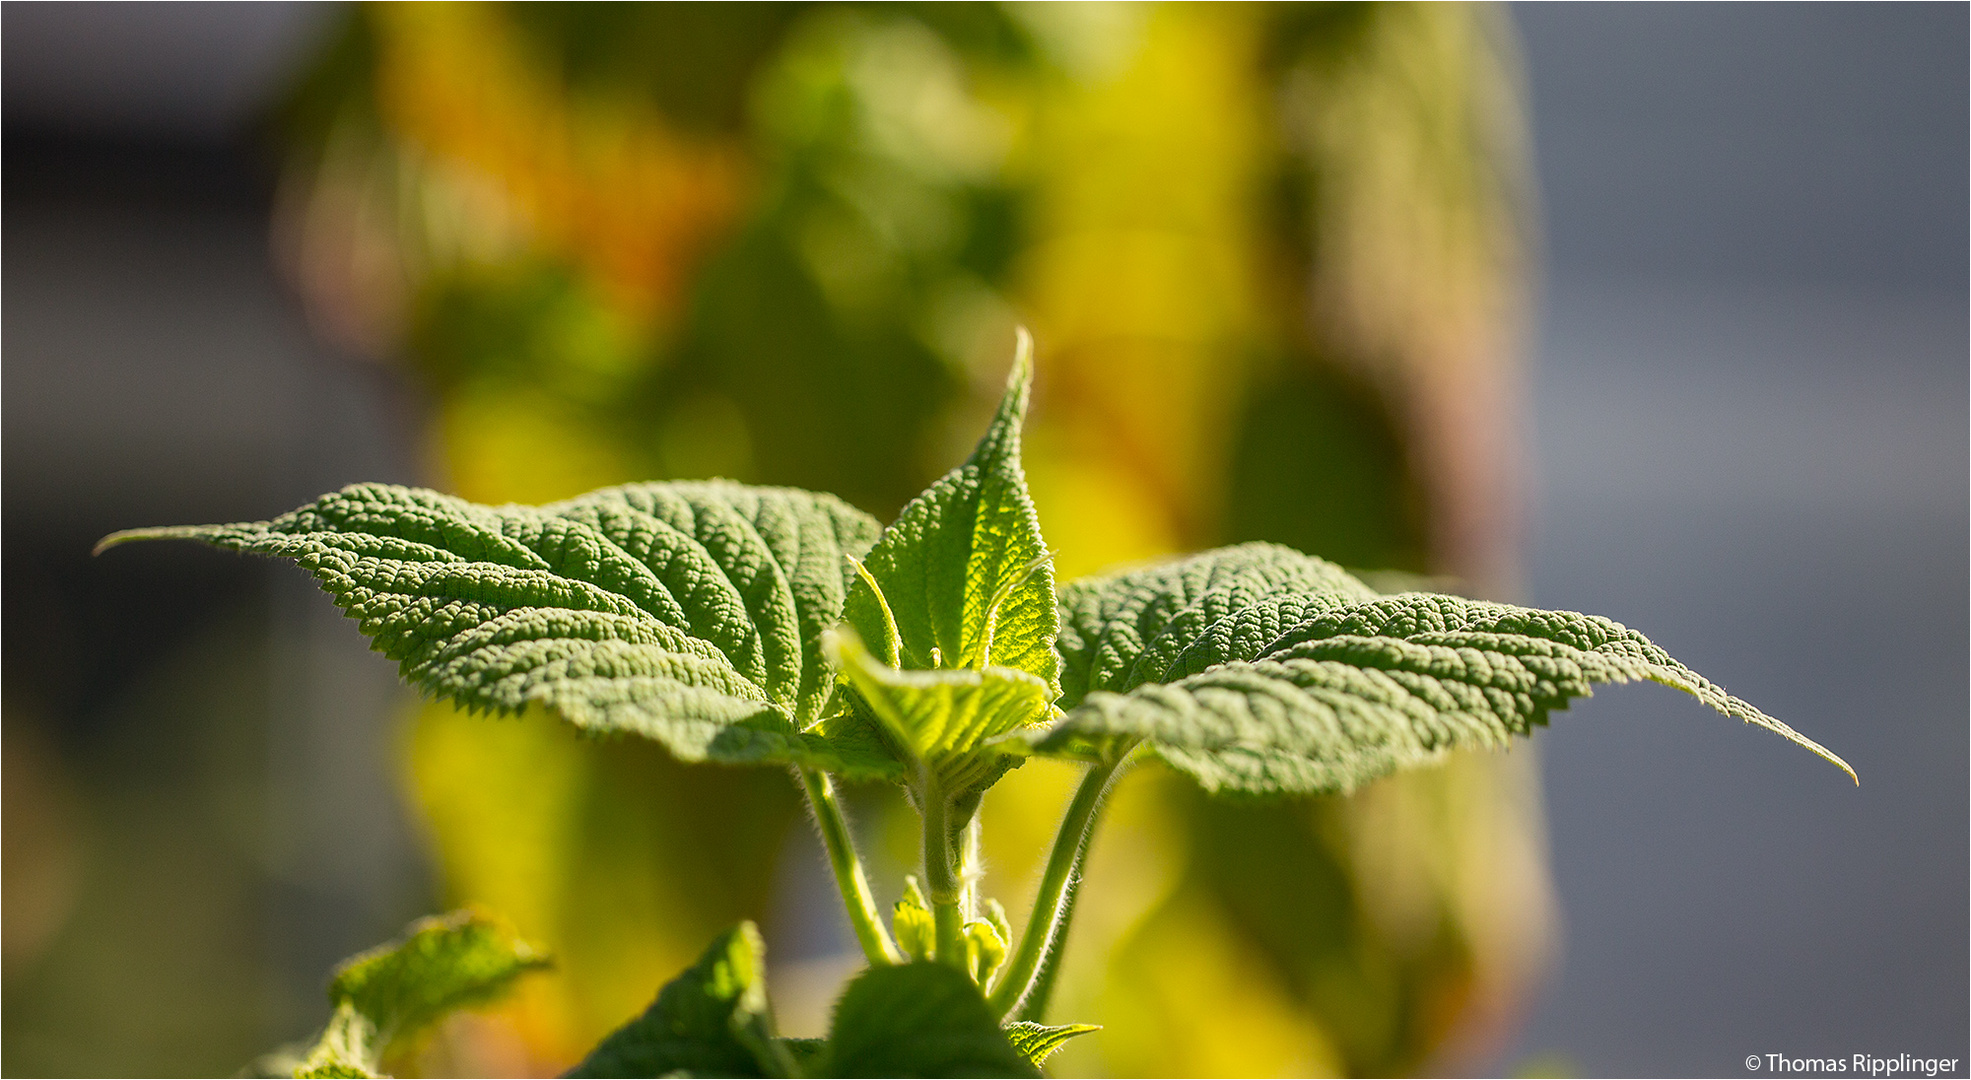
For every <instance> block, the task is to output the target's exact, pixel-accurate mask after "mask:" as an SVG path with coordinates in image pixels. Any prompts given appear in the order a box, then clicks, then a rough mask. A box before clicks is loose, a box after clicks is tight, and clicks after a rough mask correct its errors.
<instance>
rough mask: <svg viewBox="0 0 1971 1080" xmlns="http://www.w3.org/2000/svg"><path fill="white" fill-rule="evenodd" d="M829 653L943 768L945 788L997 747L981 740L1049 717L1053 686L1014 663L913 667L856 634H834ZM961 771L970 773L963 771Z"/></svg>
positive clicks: (922, 756)
mask: <svg viewBox="0 0 1971 1080" xmlns="http://www.w3.org/2000/svg"><path fill="white" fill-rule="evenodd" d="M828 647H829V651H830V653H831V654H832V655H833V657H834V658H835V662H836V664H837V666H838V667H839V668H840V670H841V671H842V673H843V675H845V676H846V677H847V678H848V679H849V682H850V684H851V685H853V686H854V687H855V688H856V692H857V693H859V694H861V695H862V699H863V701H864V702H866V703H867V704H868V706H869V709H870V711H871V712H872V713H874V714H875V717H876V720H877V722H878V723H879V724H881V725H882V726H883V728H884V730H886V731H887V732H889V734H890V736H891V738H892V739H894V740H895V742H896V744H897V745H898V746H900V747H902V748H903V749H904V750H905V752H906V753H907V754H908V755H909V756H910V757H912V758H913V759H915V760H918V761H922V762H924V763H925V764H926V765H927V766H929V767H930V768H931V769H932V770H933V771H934V772H936V773H938V774H939V783H940V786H941V787H942V788H943V789H944V790H946V791H959V790H964V789H966V788H967V787H968V786H969V785H970V784H972V783H976V782H977V781H978V780H979V779H980V776H978V775H972V774H974V773H978V772H980V771H981V770H989V769H990V767H991V765H992V758H993V757H995V756H997V755H995V754H991V753H987V754H985V755H983V756H982V755H980V754H976V753H974V751H976V750H978V748H979V747H980V746H981V744H983V743H985V742H987V741H988V740H990V739H993V738H996V737H997V736H1000V735H1004V734H1006V733H1007V732H1009V731H1013V730H1015V729H1017V728H1020V727H1024V726H1026V725H1028V724H1032V723H1035V722H1037V721H1039V720H1042V719H1045V718H1046V717H1047V715H1048V713H1049V711H1050V708H1049V703H1050V702H1051V701H1052V700H1053V698H1054V691H1053V688H1051V687H1049V686H1048V685H1047V684H1046V683H1045V682H1043V681H1041V680H1040V678H1038V677H1037V676H1034V675H1029V674H1027V673H1026V672H1024V671H1017V670H1015V669H1013V668H1004V667H998V666H987V667H983V668H978V669H959V670H942V671H912V670H903V669H899V668H893V667H890V666H889V665H887V664H884V663H881V662H880V661H878V660H877V659H876V658H875V657H873V656H871V655H869V651H868V650H867V649H864V648H863V647H862V643H861V642H860V641H858V640H856V638H855V637H854V635H853V634H849V633H843V634H836V635H830V637H829V639H828ZM954 770H957V771H961V772H965V773H966V775H962V776H961V775H956V774H954V773H953V771H954Z"/></svg>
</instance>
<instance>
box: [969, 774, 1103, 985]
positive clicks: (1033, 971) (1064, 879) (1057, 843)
mask: <svg viewBox="0 0 1971 1080" xmlns="http://www.w3.org/2000/svg"><path fill="white" fill-rule="evenodd" d="M1119 764H1120V763H1119V762H1108V763H1104V764H1100V765H1096V766H1094V767H1092V768H1090V769H1089V770H1088V774H1087V775H1086V776H1083V777H1082V778H1081V786H1080V787H1078V788H1076V789H1075V793H1074V801H1073V802H1070V803H1069V804H1068V812H1067V816H1066V817H1064V818H1062V819H1061V828H1060V830H1059V831H1058V832H1056V833H1055V834H1054V850H1053V851H1052V852H1050V853H1049V854H1048V856H1047V869H1046V870H1045V871H1044V872H1043V873H1042V874H1041V875H1040V891H1039V892H1038V893H1036V894H1035V895H1034V900H1033V910H1032V912H1030V913H1029V914H1028V915H1027V925H1026V927H1025V928H1024V929H1023V930H1022V931H1021V932H1020V945H1019V948H1018V949H1016V950H1014V952H1013V956H1012V959H1010V960H1009V961H1007V964H1006V967H1005V970H1004V973H1003V974H1001V976H1000V978H999V982H998V984H997V985H995V986H994V987H993V991H992V998H991V1000H992V1007H993V1010H994V1011H995V1012H997V1013H999V1015H1001V1016H1007V1015H1010V1014H1011V1013H1013V1012H1015V1011H1016V1010H1018V1009H1020V1008H1021V1007H1022V1005H1024V1004H1025V1002H1026V999H1027V998H1028V997H1029V996H1030V995H1031V994H1032V992H1033V990H1034V987H1035V984H1036V982H1037V981H1038V980H1037V978H1036V976H1037V975H1038V974H1039V972H1040V971H1041V970H1042V968H1043V964H1044V963H1045V962H1046V961H1048V960H1049V958H1050V957H1051V956H1052V955H1053V954H1054V953H1056V952H1058V951H1059V950H1060V948H1061V943H1062V941H1063V940H1064V939H1065V938H1066V937H1067V933H1068V916H1069V915H1070V914H1071V913H1072V910H1073V905H1074V888H1075V885H1076V884H1077V883H1078V882H1079V880H1080V878H1081V861H1082V858H1083V857H1084V856H1085V855H1086V854H1087V852H1088V841H1089V839H1090V838H1091V837H1093V836H1094V834H1095V819H1096V815H1097V812H1098V811H1099V810H1100V808H1101V805H1102V799H1103V797H1104V796H1105V795H1107V794H1108V790H1109V783H1110V781H1111V780H1113V779H1114V778H1115V774H1116V769H1117V767H1118V765H1119Z"/></svg>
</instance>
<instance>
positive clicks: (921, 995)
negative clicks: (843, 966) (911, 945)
mask: <svg viewBox="0 0 1971 1080" xmlns="http://www.w3.org/2000/svg"><path fill="white" fill-rule="evenodd" d="M816 1072H817V1075H821V1076H922V1077H947V1076H1027V1077H1032V1076H1038V1075H1040V1074H1039V1071H1038V1070H1037V1069H1035V1068H1034V1066H1033V1065H1032V1064H1031V1063H1030V1062H1029V1061H1028V1060H1027V1057H1026V1055H1024V1054H1022V1053H1020V1051H1019V1050H1017V1049H1015V1048H1014V1046H1013V1044H1012V1042H1010V1041H1009V1040H1008V1039H1007V1035H1006V1032H1005V1031H1003V1030H1001V1029H1000V1027H999V1021H998V1018H997V1017H995V1016H994V1015H993V1013H992V1009H991V1007H990V1006H988V1005H987V1004H986V1000H985V997H984V996H983V995H981V994H980V993H979V988H978V987H977V986H976V985H974V984H973V983H972V980H970V979H968V978H966V977H965V975H964V974H963V973H962V972H960V971H959V970H958V969H956V968H953V967H948V966H946V965H944V964H936V963H914V964H903V965H899V966H897V967H883V968H871V969H870V970H868V971H865V972H863V973H862V974H861V975H859V976H857V977H856V979H855V981H854V982H852V983H850V984H849V988H848V989H847V990H845V991H843V993H842V998H841V1000H840V1001H838V1002H836V1004H835V1023H834V1027H833V1030H831V1031H830V1032H829V1035H828V1052H827V1055H826V1057H825V1059H824V1060H823V1062H822V1067H821V1068H820V1069H817V1070H816Z"/></svg>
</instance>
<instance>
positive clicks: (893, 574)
mask: <svg viewBox="0 0 1971 1080" xmlns="http://www.w3.org/2000/svg"><path fill="white" fill-rule="evenodd" d="M1020 342H1021V343H1020V349H1019V353H1018V355H1017V356H1016V357H1015V358H1014V362H1013V371H1012V374H1011V375H1010V376H1009V378H1008V379H1007V384H1006V395H1005V397H1004V398H1003V399H1002V400H1001V401H1000V404H999V411H998V413H997V414H996V415H995V416H994V417H993V419H992V424H991V425H990V426H989V427H988V428H987V429H986V433H985V437H984V438H982V439H980V440H979V444H978V447H977V449H975V450H973V452H972V456H971V457H970V458H968V459H966V461H965V463H964V464H963V465H960V466H959V467H958V468H956V469H953V470H952V471H951V472H949V473H946V474H945V476H944V477H943V478H942V479H940V480H939V481H938V482H937V483H935V484H933V485H931V487H930V489H929V490H927V491H925V492H924V493H923V494H922V495H919V496H918V497H917V498H916V499H913V500H912V501H911V503H910V505H908V506H906V507H904V509H903V513H902V515H901V516H899V517H898V518H897V520H896V522H895V523H894V524H892V525H891V526H890V527H889V528H888V529H886V530H884V532H883V535H882V538H881V539H880V540H878V541H877V543H876V546H875V548H874V549H873V550H871V551H870V553H869V556H868V559H867V560H866V565H867V566H868V570H869V579H870V580H868V581H863V580H858V581H857V582H856V583H855V584H854V585H853V586H852V587H851V589H850V593H849V600H848V607H847V618H848V622H849V624H850V625H851V626H853V627H855V629H856V631H857V632H858V633H859V634H861V635H862V637H863V639H864V640H865V641H869V642H872V643H874V644H875V646H876V647H878V648H882V647H883V645H884V643H885V642H886V641H887V640H889V637H890V627H891V626H892V625H894V627H895V633H896V637H897V639H898V641H899V643H900V645H901V649H900V654H899V657H898V659H899V663H900V666H902V667H905V668H913V669H926V668H939V667H943V668H972V669H979V668H985V667H988V666H992V667H1002V668H1011V669H1013V670H1016V671H1023V672H1026V673H1027V674H1029V675H1032V676H1034V677H1035V678H1037V679H1039V680H1040V681H1041V683H1042V684H1043V685H1045V686H1046V687H1048V688H1050V693H1049V695H1048V696H1049V697H1050V698H1051V697H1053V696H1054V693H1053V691H1058V688H1059V681H1060V660H1059V658H1058V657H1057V656H1056V655H1055V653H1054V637H1055V633H1056V630H1057V628H1058V626H1059V616H1058V613H1057V611H1056V608H1055V596H1054V571H1053V566H1052V564H1051V561H1050V560H1049V558H1048V553H1047V545H1046V542H1045V541H1044V540H1042V539H1041V535H1040V520H1039V518H1038V517H1037V516H1035V514H1034V509H1033V501H1032V499H1030V498H1029V497H1028V495H1027V486H1026V473H1025V472H1024V470H1023V469H1022V468H1021V466H1020V429H1021V425H1022V424H1023V422H1024V421H1025V418H1026V411H1027V399H1028V396H1029V393H1030V390H1031V387H1032V383H1033V355H1032V343H1031V340H1030V339H1028V338H1026V337H1025V336H1024V335H1022V337H1021V339H1020ZM872 582H873V584H874V586H875V587H873V588H872V585H871V583H872ZM879 593H880V595H879Z"/></svg>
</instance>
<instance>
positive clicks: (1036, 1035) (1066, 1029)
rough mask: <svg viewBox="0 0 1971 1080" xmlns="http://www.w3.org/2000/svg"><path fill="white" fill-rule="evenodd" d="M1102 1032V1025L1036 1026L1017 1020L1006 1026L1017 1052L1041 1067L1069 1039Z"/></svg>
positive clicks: (1007, 1034) (1008, 1035)
mask: <svg viewBox="0 0 1971 1080" xmlns="http://www.w3.org/2000/svg"><path fill="white" fill-rule="evenodd" d="M1100 1030H1102V1027H1101V1025H1100V1024H1054V1025H1049V1024H1036V1023H1034V1022H1033V1021H1031V1020H1016V1021H1014V1022H1013V1023H1010V1024H1008V1025H1006V1037H1007V1038H1008V1039H1010V1040H1012V1042H1013V1048H1014V1049H1015V1050H1018V1051H1019V1052H1020V1053H1022V1054H1025V1055H1026V1056H1027V1060H1029V1061H1031V1062H1033V1063H1034V1064H1035V1065H1040V1064H1042V1063H1044V1062H1045V1061H1046V1060H1047V1059H1048V1057H1049V1056H1051V1055H1052V1054H1053V1053H1054V1051H1056V1050H1059V1049H1060V1048H1061V1047H1062V1046H1063V1045H1065V1044H1066V1043H1067V1041H1068V1040H1069V1039H1072V1038H1074V1037H1075V1036H1077V1035H1087V1034H1089V1033H1090V1032H1096V1031H1100Z"/></svg>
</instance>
